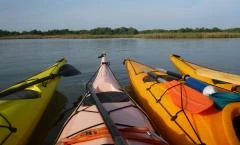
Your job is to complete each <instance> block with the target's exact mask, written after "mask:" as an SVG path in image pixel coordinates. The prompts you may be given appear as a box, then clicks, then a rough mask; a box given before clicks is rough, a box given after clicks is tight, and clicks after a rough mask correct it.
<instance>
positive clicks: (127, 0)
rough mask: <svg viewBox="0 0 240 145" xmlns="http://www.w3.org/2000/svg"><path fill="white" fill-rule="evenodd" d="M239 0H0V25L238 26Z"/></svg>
mask: <svg viewBox="0 0 240 145" xmlns="http://www.w3.org/2000/svg"><path fill="white" fill-rule="evenodd" d="M239 7H240V0H0V29H4V30H11V31H13V30H16V31H24V30H26V31H29V30H33V29H38V30H44V31H45V30H49V29H71V30H79V29H92V28H95V27H112V28H116V27H120V26H125V27H135V28H137V29H139V30H144V29H160V28H161V29H178V28H185V27H191V28H196V27H208V28H212V27H220V28H230V27H240V17H239V15H240V8H239Z"/></svg>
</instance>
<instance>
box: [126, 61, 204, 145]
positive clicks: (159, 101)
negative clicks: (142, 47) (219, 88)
mask: <svg viewBox="0 0 240 145" xmlns="http://www.w3.org/2000/svg"><path fill="white" fill-rule="evenodd" d="M129 63H130V65H131V66H132V68H133V70H134V73H135V75H137V72H136V71H135V68H134V66H133V64H132V63H131V61H129ZM150 68H151V67H150ZM155 84H158V82H157V83H154V84H152V85H151V86H150V87H149V88H147V89H146V90H147V91H149V92H150V94H151V95H152V96H153V97H154V99H155V100H156V103H158V104H160V106H161V107H162V108H163V110H164V111H165V112H166V113H167V114H168V115H169V116H170V117H171V121H174V123H175V124H176V125H177V126H178V127H179V128H180V129H181V130H182V131H183V133H184V134H186V136H187V137H188V138H189V139H190V140H191V141H192V142H193V143H194V144H197V143H196V142H195V141H194V139H193V138H192V137H191V136H190V134H188V133H187V131H186V130H185V129H184V128H183V127H182V126H181V125H180V124H179V123H178V122H177V120H176V119H177V117H178V116H177V115H178V114H179V113H180V112H183V114H184V116H185V117H186V119H187V122H188V123H189V124H190V126H191V128H192V130H193V131H194V134H195V135H196V137H197V138H198V140H199V142H200V145H205V143H203V142H202V140H201V138H200V136H199V135H198V133H197V132H196V130H195V129H194V127H193V125H192V123H191V121H190V120H189V118H188V116H187V114H186V112H185V110H184V108H183V97H182V96H183V95H182V84H181V83H179V84H177V85H174V86H172V87H170V88H168V89H167V90H165V91H164V92H163V94H162V95H161V96H160V98H159V99H157V97H156V96H155V95H154V94H153V92H152V91H151V88H152V86H154V85H155ZM179 85H180V87H181V88H180V90H181V91H180V92H181V110H180V111H178V112H177V113H176V114H175V115H172V114H171V113H170V112H169V111H168V109H167V108H166V107H165V106H164V105H163V104H162V103H161V99H162V97H163V96H165V94H166V93H167V91H169V90H170V89H172V88H174V87H177V86H179Z"/></svg>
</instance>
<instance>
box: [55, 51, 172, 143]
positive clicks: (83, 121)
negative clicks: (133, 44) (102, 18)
mask: <svg viewBox="0 0 240 145" xmlns="http://www.w3.org/2000/svg"><path fill="white" fill-rule="evenodd" d="M96 100H97V101H96ZM57 144H63V145H65V144H86V145H88V144H96V145H99V144H131V145H133V144H136V145H138V144H144V145H145V144H156V145H157V144H159V145H166V144H167V143H166V142H165V140H164V139H163V138H162V137H161V136H159V135H157V134H156V133H155V131H154V130H153V127H152V125H151V124H150V122H149V120H148V118H147V117H146V116H145V115H144V113H143V112H142V111H141V110H140V108H139V107H138V105H137V104H135V103H134V101H133V100H132V99H131V98H130V96H128V95H127V94H126V93H125V92H124V91H122V90H121V87H120V85H119V83H118V81H117V80H116V78H115V76H114V74H113V73H112V71H111V69H110V67H109V62H107V60H106V55H105V54H104V55H102V57H101V64H100V67H99V69H98V70H97V72H96V74H95V75H94V76H93V77H92V79H90V81H89V82H88V84H87V93H86V94H85V95H84V97H83V100H82V101H81V102H80V103H79V105H78V107H77V108H76V109H75V111H74V112H73V113H72V115H71V116H70V117H69V119H68V120H67V122H66V123H65V125H64V127H63V129H62V131H61V132H60V134H59V137H58V139H57Z"/></svg>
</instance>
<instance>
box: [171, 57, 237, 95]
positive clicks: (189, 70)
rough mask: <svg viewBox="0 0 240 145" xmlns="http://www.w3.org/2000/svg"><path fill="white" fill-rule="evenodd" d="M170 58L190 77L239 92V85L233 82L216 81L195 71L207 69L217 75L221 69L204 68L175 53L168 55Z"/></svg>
mask: <svg viewBox="0 0 240 145" xmlns="http://www.w3.org/2000/svg"><path fill="white" fill-rule="evenodd" d="M170 60H171V61H172V63H173V64H174V65H175V66H176V68H177V69H178V70H179V71H180V72H181V73H182V74H188V75H190V76H191V77H193V78H196V79H198V80H201V81H203V82H206V83H208V84H211V85H214V86H217V87H219V88H222V89H226V90H228V91H234V92H238V93H240V87H239V86H238V87H237V85H235V84H232V83H227V82H225V83H224V82H219V83H218V81H214V79H211V78H210V77H206V76H201V75H199V74H198V73H197V70H209V71H214V72H215V73H216V76H217V74H220V73H221V74H222V73H223V72H221V71H215V70H212V69H209V68H206V67H204V66H200V65H197V64H194V63H191V62H188V61H186V60H184V59H183V58H181V57H179V56H176V55H170ZM224 74H227V73H224ZM229 75H231V74H229ZM238 79H240V76H238ZM218 80H221V78H219V79H218Z"/></svg>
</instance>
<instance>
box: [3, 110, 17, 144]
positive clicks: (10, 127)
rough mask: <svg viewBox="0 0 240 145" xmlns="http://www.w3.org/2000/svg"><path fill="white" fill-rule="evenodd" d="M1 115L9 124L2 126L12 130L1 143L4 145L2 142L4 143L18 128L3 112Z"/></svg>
mask: <svg viewBox="0 0 240 145" xmlns="http://www.w3.org/2000/svg"><path fill="white" fill-rule="evenodd" d="M0 116H1V117H2V118H3V120H5V121H6V122H7V124H8V126H7V125H0V127H2V128H7V129H8V130H9V131H10V133H9V134H8V135H7V136H6V137H5V138H4V139H3V140H2V141H1V142H0V145H2V144H4V143H5V142H6V141H7V139H8V138H9V137H10V136H11V134H12V133H15V132H17V128H15V127H13V126H12V124H11V123H10V121H9V120H8V119H7V118H6V117H5V116H4V115H3V114H1V113H0Z"/></svg>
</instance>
